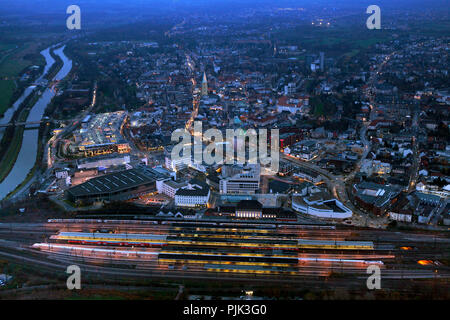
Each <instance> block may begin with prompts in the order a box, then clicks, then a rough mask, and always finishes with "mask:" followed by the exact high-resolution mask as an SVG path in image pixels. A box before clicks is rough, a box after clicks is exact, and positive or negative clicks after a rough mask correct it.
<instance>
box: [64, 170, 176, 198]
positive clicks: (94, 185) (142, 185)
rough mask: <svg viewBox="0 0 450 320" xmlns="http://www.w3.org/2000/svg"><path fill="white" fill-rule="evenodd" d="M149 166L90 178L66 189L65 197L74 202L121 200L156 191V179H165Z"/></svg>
mask: <svg viewBox="0 0 450 320" xmlns="http://www.w3.org/2000/svg"><path fill="white" fill-rule="evenodd" d="M166 178H167V177H166V176H162V175H161V173H159V172H157V171H156V170H153V169H150V168H143V167H140V168H136V169H131V170H124V171H119V172H114V173H110V174H106V175H102V176H99V177H95V178H92V179H90V180H89V181H87V182H84V183H82V184H79V185H77V186H74V187H72V188H70V189H68V190H67V191H66V198H67V199H68V200H69V201H72V202H74V203H80V202H82V203H92V202H94V201H102V200H107V201H123V200H129V199H133V198H137V197H139V196H141V195H145V194H148V193H151V192H155V191H156V181H157V180H160V179H166Z"/></svg>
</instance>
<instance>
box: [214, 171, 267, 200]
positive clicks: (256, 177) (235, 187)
mask: <svg viewBox="0 0 450 320" xmlns="http://www.w3.org/2000/svg"><path fill="white" fill-rule="evenodd" d="M259 182H260V168H259V166H257V165H253V166H247V167H244V168H241V169H240V172H239V173H236V174H233V175H232V176H231V177H226V178H224V179H222V180H220V183H219V188H220V193H224V194H254V193H256V191H258V189H259Z"/></svg>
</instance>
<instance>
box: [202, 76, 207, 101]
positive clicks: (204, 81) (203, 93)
mask: <svg viewBox="0 0 450 320" xmlns="http://www.w3.org/2000/svg"><path fill="white" fill-rule="evenodd" d="M207 95H208V79H207V78H206V72H204V73H203V80H202V97H205V96H207Z"/></svg>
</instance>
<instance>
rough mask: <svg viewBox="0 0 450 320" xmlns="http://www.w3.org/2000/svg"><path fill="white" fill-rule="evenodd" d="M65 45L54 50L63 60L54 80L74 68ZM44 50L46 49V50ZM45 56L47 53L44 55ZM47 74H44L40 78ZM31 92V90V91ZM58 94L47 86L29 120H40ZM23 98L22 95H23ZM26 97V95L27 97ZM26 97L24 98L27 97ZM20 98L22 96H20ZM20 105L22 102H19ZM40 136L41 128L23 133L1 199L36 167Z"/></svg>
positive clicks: (59, 78) (5, 180)
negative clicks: (67, 55)
mask: <svg viewBox="0 0 450 320" xmlns="http://www.w3.org/2000/svg"><path fill="white" fill-rule="evenodd" d="M64 48H65V46H63V47H61V48H58V49H56V50H54V53H55V54H56V55H58V56H59V57H60V58H61V60H62V61H63V65H62V68H61V69H60V70H59V71H58V73H57V74H56V75H55V76H54V77H53V79H52V81H59V80H62V79H63V78H65V77H66V76H67V74H68V73H69V72H70V70H71V69H72V61H71V60H70V59H69V58H67V57H66V56H65V55H64V52H63V51H64ZM50 49H51V48H48V49H46V50H48V52H47V53H48V56H50V58H51V55H50ZM46 50H44V51H46ZM44 56H45V55H44ZM49 61H50V62H51V61H53V62H52V63H51V64H47V65H46V67H45V69H44V71H46V72H48V70H49V69H50V67H51V66H52V65H53V63H54V62H55V60H54V59H53V58H51V60H49ZM44 76H45V74H43V75H42V76H41V77H40V78H39V79H42V78H43V77H44ZM30 93H31V92H30ZM55 95H56V91H55V90H54V89H53V88H47V89H45V91H44V92H43V94H42V95H41V96H40V98H39V100H38V101H37V102H36V103H35V104H34V105H33V107H32V109H31V110H30V113H29V114H28V117H27V119H26V121H27V122H32V121H40V120H41V119H42V116H43V114H44V112H45V109H46V108H47V106H48V104H49V103H50V102H51V100H52V99H53V97H54V96H55ZM21 98H22V97H21ZM25 98H26V97H25ZM25 98H24V99H25ZM19 99H20V98H19ZM19 105H20V104H19ZM38 136H39V129H30V130H25V131H24V133H23V138H22V144H21V148H20V151H19V154H18V157H17V159H16V162H15V164H14V167H13V168H12V169H11V171H10V172H9V174H8V176H7V177H6V178H5V179H4V180H3V181H2V182H1V183H0V199H3V198H5V197H6V196H7V195H8V194H9V193H10V192H12V191H13V190H14V189H15V188H16V187H17V186H18V185H20V184H21V183H22V182H23V181H24V179H26V178H27V175H28V173H29V172H30V170H31V169H32V168H33V167H34V165H35V162H36V156H37V152H38V143H39V142H38Z"/></svg>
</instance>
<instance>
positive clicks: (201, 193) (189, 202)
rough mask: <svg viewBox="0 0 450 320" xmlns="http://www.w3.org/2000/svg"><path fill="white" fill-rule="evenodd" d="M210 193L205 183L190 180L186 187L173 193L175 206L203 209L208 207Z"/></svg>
mask: <svg viewBox="0 0 450 320" xmlns="http://www.w3.org/2000/svg"><path fill="white" fill-rule="evenodd" d="M210 196H211V191H210V189H209V186H208V185H207V184H206V183H203V182H200V181H198V180H192V181H190V182H189V183H188V185H187V186H184V187H181V188H179V189H178V190H177V191H176V192H175V205H176V206H178V207H194V208H195V207H205V206H207V205H208V201H209V197H210Z"/></svg>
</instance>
